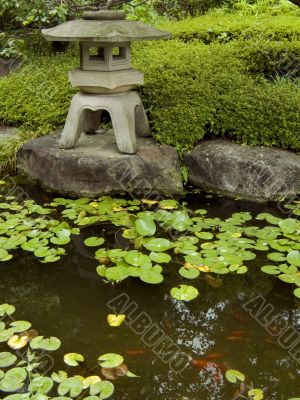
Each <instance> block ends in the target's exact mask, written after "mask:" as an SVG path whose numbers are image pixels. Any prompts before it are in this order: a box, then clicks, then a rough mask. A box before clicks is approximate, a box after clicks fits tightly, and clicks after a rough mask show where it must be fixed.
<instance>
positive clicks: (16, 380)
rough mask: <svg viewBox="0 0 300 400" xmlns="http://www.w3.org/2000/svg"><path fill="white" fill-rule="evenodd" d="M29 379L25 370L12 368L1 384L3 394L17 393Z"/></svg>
mask: <svg viewBox="0 0 300 400" xmlns="http://www.w3.org/2000/svg"><path fill="white" fill-rule="evenodd" d="M26 377H27V372H26V370H25V368H12V369H10V370H9V371H7V372H6V374H5V376H4V378H3V379H2V381H1V382H0V390H2V391H3V392H16V391H18V390H20V389H21V388H22V387H23V386H24V381H25V379H26Z"/></svg>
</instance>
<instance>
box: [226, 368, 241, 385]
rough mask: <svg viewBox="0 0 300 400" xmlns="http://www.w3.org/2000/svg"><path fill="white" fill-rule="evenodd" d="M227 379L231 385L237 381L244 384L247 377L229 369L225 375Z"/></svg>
mask: <svg viewBox="0 0 300 400" xmlns="http://www.w3.org/2000/svg"><path fill="white" fill-rule="evenodd" d="M225 378H226V379H227V380H228V382H230V383H236V382H237V381H241V382H244V380H245V375H244V374H242V373H241V372H239V371H237V370H235V369H229V370H227V371H226V373H225Z"/></svg>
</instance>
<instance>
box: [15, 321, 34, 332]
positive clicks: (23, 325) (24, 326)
mask: <svg viewBox="0 0 300 400" xmlns="http://www.w3.org/2000/svg"><path fill="white" fill-rule="evenodd" d="M10 326H11V327H12V329H13V331H14V332H15V333H19V332H24V331H27V330H28V329H30V327H31V323H30V322H28V321H13V322H12V323H11V324H10Z"/></svg>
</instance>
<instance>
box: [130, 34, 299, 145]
mask: <svg viewBox="0 0 300 400" xmlns="http://www.w3.org/2000/svg"><path fill="white" fill-rule="evenodd" d="M236 50H237V49H236V47H235V46H232V44H227V45H221V44H212V45H210V46H205V45H203V44H201V43H198V42H193V43H190V44H189V45H188V46H186V44H184V43H182V42H179V41H170V42H169V43H167V44H164V45H161V44H157V43H155V44H151V45H142V46H139V47H138V48H137V49H136V53H135V58H136V60H137V61H136V65H137V67H138V68H140V69H141V70H143V72H144V73H145V76H146V85H145V87H144V88H142V89H141V92H142V95H143V98H144V102H145V104H146V106H147V107H149V110H150V114H151V119H152V122H153V126H154V130H155V132H156V137H157V139H158V140H159V141H162V142H164V143H168V144H172V145H176V146H177V147H178V148H183V147H184V148H188V147H191V146H192V145H193V144H195V143H196V142H197V141H199V140H201V139H202V138H203V137H204V136H205V135H206V134H209V135H222V136H229V137H232V138H234V139H235V140H238V141H240V142H243V143H248V144H264V145H267V146H270V145H278V146H281V147H286V148H292V149H294V150H300V121H299V118H298V116H299V112H300V89H299V88H298V87H297V86H296V85H294V84H292V83H289V82H282V83H280V84H276V83H272V84H270V83H268V82H266V81H265V80H262V79H257V78H256V77H255V78H253V77H251V76H250V75H249V74H247V65H246V64H245V63H243V62H242V59H239V58H238V57H236V56H235V53H236Z"/></svg>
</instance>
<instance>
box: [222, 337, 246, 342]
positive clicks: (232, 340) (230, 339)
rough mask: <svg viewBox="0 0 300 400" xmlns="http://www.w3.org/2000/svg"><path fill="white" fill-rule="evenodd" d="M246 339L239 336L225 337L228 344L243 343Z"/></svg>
mask: <svg viewBox="0 0 300 400" xmlns="http://www.w3.org/2000/svg"><path fill="white" fill-rule="evenodd" d="M245 339H246V338H245V337H241V336H227V338H226V340H227V341H228V342H243V341H244V340H245Z"/></svg>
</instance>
